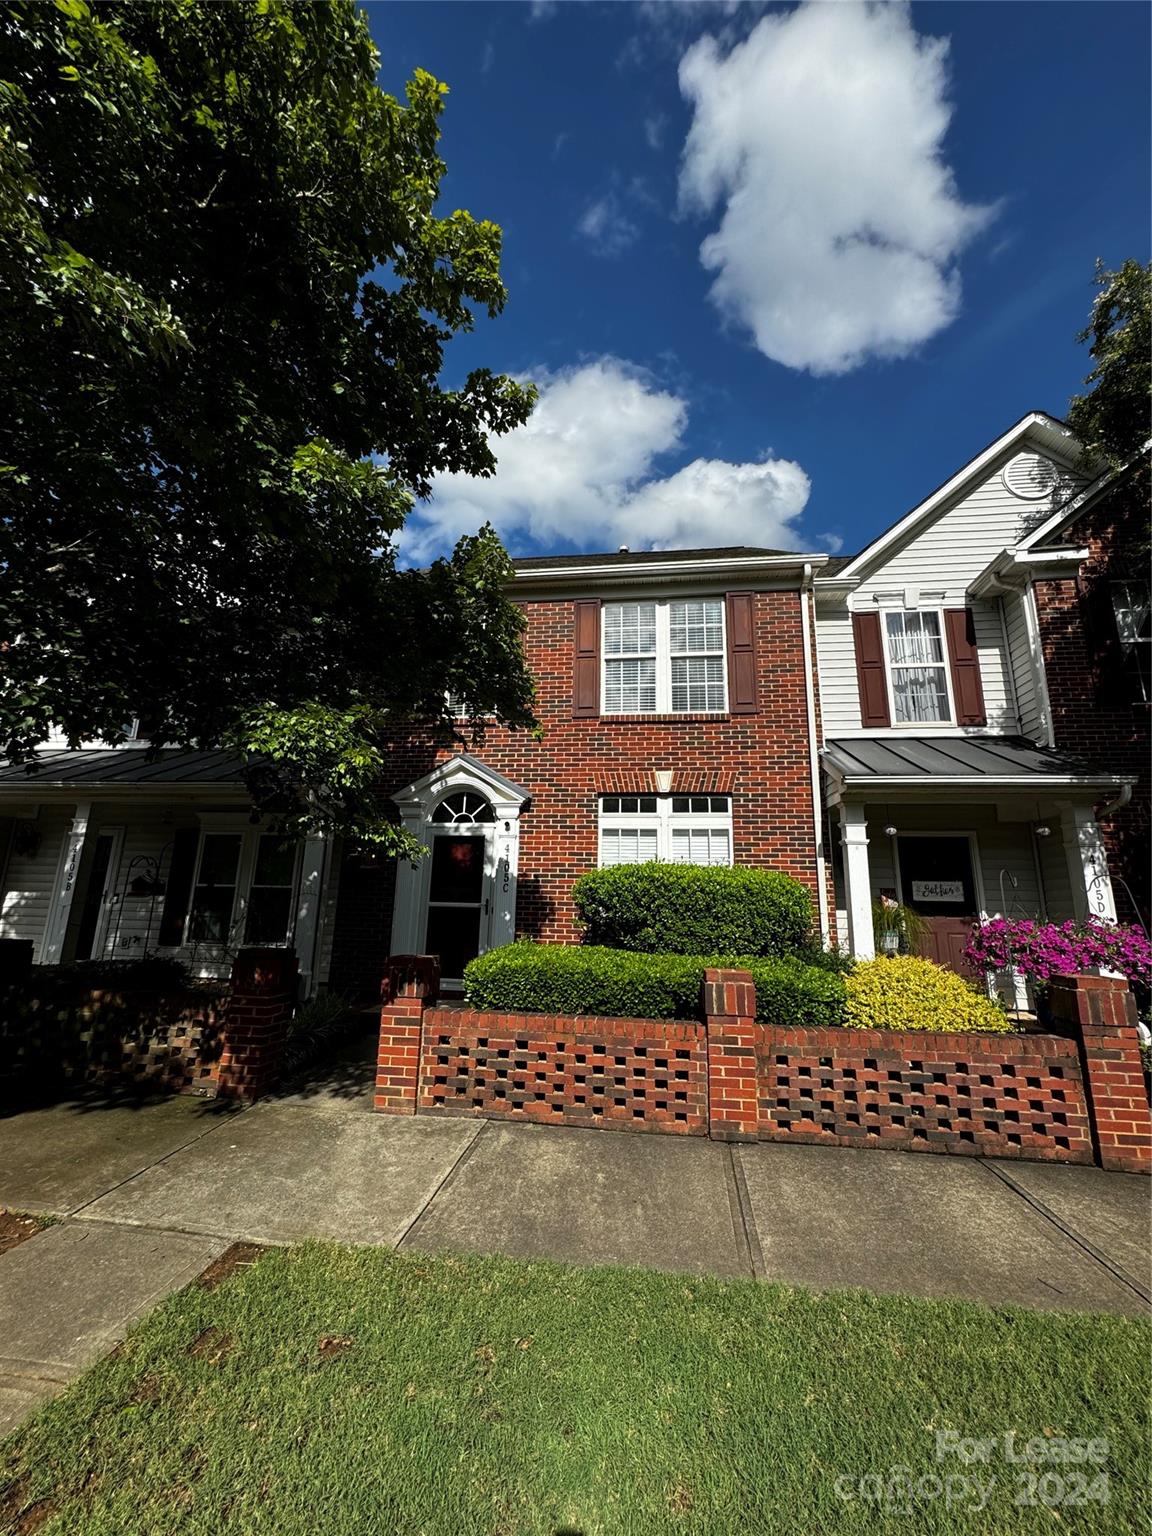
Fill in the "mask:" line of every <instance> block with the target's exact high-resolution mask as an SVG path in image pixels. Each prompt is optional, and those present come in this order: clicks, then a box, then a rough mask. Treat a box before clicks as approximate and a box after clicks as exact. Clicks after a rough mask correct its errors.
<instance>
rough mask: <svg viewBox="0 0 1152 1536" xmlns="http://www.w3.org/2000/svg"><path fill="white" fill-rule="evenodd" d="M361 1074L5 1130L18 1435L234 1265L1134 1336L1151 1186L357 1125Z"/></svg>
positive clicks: (411, 1123) (875, 1155)
mask: <svg viewBox="0 0 1152 1536" xmlns="http://www.w3.org/2000/svg"><path fill="white" fill-rule="evenodd" d="M369 1104H370V1094H369V1093H368V1092H367V1091H366V1090H365V1086H364V1083H363V1081H362V1080H359V1079H357V1078H356V1074H355V1073H354V1072H352V1073H351V1074H346V1073H344V1072H343V1071H342V1072H340V1073H338V1074H336V1075H335V1077H334V1078H333V1079H332V1080H331V1081H329V1082H327V1083H325V1082H324V1081H322V1080H318V1081H316V1082H314V1083H312V1084H311V1085H305V1086H304V1087H303V1088H300V1089H296V1090H294V1091H291V1092H287V1093H285V1094H283V1095H281V1096H280V1097H279V1098H275V1099H269V1100H266V1101H264V1102H263V1103H261V1104H258V1105H256V1106H255V1107H254V1108H251V1109H247V1110H242V1111H241V1110H234V1109H227V1108H225V1107H223V1106H214V1105H211V1104H206V1103H204V1102H202V1101H197V1100H195V1099H168V1100H158V1101H153V1102H138V1101H124V1100H121V1101H116V1100H104V1101H100V1100H98V1099H92V1098H90V1099H86V1100H77V1101H75V1102H73V1103H71V1104H61V1105H56V1106H53V1107H50V1108H45V1109H39V1110H29V1111H26V1112H24V1113H22V1114H17V1115H13V1116H10V1117H8V1118H5V1119H2V1120H0V1206H7V1207H9V1208H11V1209H15V1210H33V1211H50V1212H52V1213H53V1214H55V1215H57V1216H58V1217H63V1218H64V1220H63V1221H62V1222H61V1223H60V1224H59V1225H57V1226H54V1227H50V1228H48V1229H47V1230H46V1231H44V1232H42V1233H40V1234H38V1235H37V1236H36V1237H33V1238H31V1239H30V1240H29V1241H27V1242H25V1243H23V1244H21V1245H20V1246H19V1247H17V1248H15V1249H13V1250H12V1251H11V1252H10V1253H8V1254H5V1255H2V1256H0V1339H3V1340H5V1342H4V1344H3V1345H0V1351H2V1353H3V1355H4V1356H5V1357H6V1359H5V1360H0V1384H3V1383H6V1388H7V1394H8V1405H9V1411H10V1413H12V1414H15V1415H16V1416H17V1417H18V1416H19V1415H20V1414H22V1413H23V1412H24V1411H27V1409H28V1408H29V1407H30V1406H32V1405H33V1404H34V1403H35V1402H36V1401H38V1400H39V1399H40V1398H42V1397H43V1396H45V1395H47V1394H49V1393H50V1392H51V1391H53V1390H56V1389H57V1388H58V1386H59V1384H60V1383H61V1382H63V1381H64V1380H66V1379H68V1378H69V1377H70V1375H71V1374H73V1373H74V1371H75V1370H77V1369H79V1368H81V1367H82V1366H83V1365H84V1364H86V1363H88V1361H89V1360H90V1359H92V1358H94V1357H95V1355H97V1354H99V1353H100V1352H101V1351H102V1350H103V1349H105V1348H107V1347H108V1346H109V1344H110V1343H111V1341H112V1340H114V1339H115V1338H118V1337H120V1336H121V1334H122V1333H123V1331H124V1330H125V1329H126V1328H127V1326H128V1325H129V1323H130V1322H131V1320H132V1319H133V1318H134V1317H135V1316H137V1315H139V1313H140V1312H141V1311H142V1310H146V1309H147V1307H148V1306H150V1305H151V1304H152V1303H153V1302H154V1301H155V1300H157V1299H158V1298H159V1297H160V1296H161V1295H163V1294H164V1293H165V1292H166V1291H167V1290H169V1289H171V1288H173V1287H175V1286H178V1285H181V1284H184V1283H186V1281H187V1280H188V1279H190V1278H191V1277H192V1276H193V1275H194V1274H196V1273H197V1272H198V1271H199V1270H200V1269H201V1268H203V1266H204V1265H205V1264H207V1263H208V1262H209V1261H210V1260H211V1259H212V1258H213V1257H215V1255H216V1254H217V1253H218V1252H219V1251H220V1250H221V1249H222V1248H224V1247H225V1246H226V1245H227V1244H229V1243H231V1242H233V1241H237V1240H249V1241H255V1242H265V1243H267V1242H272V1243H283V1242H294V1241H297V1240H300V1239H302V1238H306V1237H323V1238H335V1239H338V1240H341V1241H345V1242H353V1243H370V1244H382V1245H386V1246H389V1247H396V1248H399V1249H401V1250H420V1251H426V1252H432V1251H467V1252H473V1253H480V1252H483V1253H506V1254H510V1255H513V1256H516V1257H522V1258H555V1259H562V1260H567V1261H570V1262H573V1263H582V1264H635V1265H651V1266H654V1267H657V1268H662V1269H671V1270H683V1271H686V1272H689V1273H694V1274H718V1275H745V1276H755V1277H758V1278H761V1279H765V1280H775V1281H782V1282H786V1283H789V1284H797V1285H806V1286H812V1287H817V1288H819V1287H829V1286H853V1285H859V1286H866V1287H869V1288H871V1289H873V1290H877V1291H901V1292H907V1293H910V1294H913V1295H920V1296H939V1297H944V1296H955V1297H963V1298H967V1299H969V1300H973V1301H980V1302H985V1303H987V1304H989V1305H993V1306H1000V1305H1005V1304H1013V1303H1022V1304H1025V1305H1029V1306H1037V1307H1052V1308H1093V1309H1100V1310H1104V1311H1110V1312H1117V1313H1127V1314H1131V1315H1142V1314H1143V1315H1146V1314H1147V1312H1148V1309H1149V1268H1150V1246H1152V1244H1150V1211H1152V1207H1150V1194H1152V1191H1150V1188H1149V1181H1148V1180H1146V1179H1140V1178H1137V1177H1134V1176H1130V1175H1126V1174H1109V1173H1103V1172H1102V1171H1101V1170H1099V1169H1096V1168H1082V1167H1060V1166H1057V1165H1054V1164H1039V1163H1024V1162H1011V1163H1008V1162H991V1161H987V1160H985V1159H976V1158H959V1157H957V1158H951V1157H937V1156H928V1155H911V1154H908V1153H899V1152H879V1151H853V1150H847V1149H841V1148H834V1147H793V1146H782V1145H776V1144H762V1145H755V1146H740V1147H730V1146H726V1145H722V1144H720V1143H717V1142H711V1141H707V1140H705V1139H703V1138H696V1137H692V1138H688V1137H683V1138H681V1137H674V1136H654V1135H639V1134H630V1133H628V1132H616V1131H584V1130H571V1129H566V1128H561V1127H551V1126H532V1125H516V1126H511V1125H507V1124H502V1123H499V1122H496V1121H478V1120H463V1119H449V1118H437V1117H432V1116H428V1117H425V1116H421V1117H418V1118H415V1119H403V1118H392V1117H385V1116H380V1115H374V1114H372V1113H370V1112H369V1107H368V1106H369ZM5 1372H7V1376H6V1377H5V1375H4V1373H5Z"/></svg>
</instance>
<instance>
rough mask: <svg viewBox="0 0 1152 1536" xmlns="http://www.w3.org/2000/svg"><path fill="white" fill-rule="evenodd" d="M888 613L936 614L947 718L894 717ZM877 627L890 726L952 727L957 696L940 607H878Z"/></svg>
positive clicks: (907, 728) (904, 728)
mask: <svg viewBox="0 0 1152 1536" xmlns="http://www.w3.org/2000/svg"><path fill="white" fill-rule="evenodd" d="M889 613H902V614H903V615H904V617H905V618H907V617H908V615H909V614H913V613H916V614H920V613H934V614H935V615H936V622H937V624H939V626H940V649H941V651H942V652H943V653H944V654H943V660H942V662H941V663H940V665H942V666H943V668H944V687H945V689H946V690H947V698H948V718H947V719H946V720H897V718H896V688H895V686H894V678H893V673H894V671H895V669H896V663H894V662H893V660H892V650H891V647H890V645H889V640H890V636H889V634H888V614H889ZM880 627H881V633H882V638H883V641H884V685H885V687H886V688H887V690H888V718H889V720H890V721H891V722H892V725H891V729H892V730H894V731H923V730H926V729H927V730H939V729H940V728H941V727H942V726H955V724H956V699H955V696H954V694H953V692H952V662H951V659H950V657H949V655H948V631H947V629H946V628H945V626H944V610H943V608H935V607H927V606H926V607H922V608H894V607H890V608H886V609H885V608H882V609H881V610H880ZM930 665H932V666H935V665H936V663H935V662H932V663H930Z"/></svg>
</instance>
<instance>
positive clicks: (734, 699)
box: [725, 592, 756, 715]
mask: <svg viewBox="0 0 1152 1536" xmlns="http://www.w3.org/2000/svg"><path fill="white" fill-rule="evenodd" d="M725 602H726V604H727V607H728V713H729V714H730V715H754V714H755V713H756V595H755V593H753V592H729V593H728V595H727V597H726V598H725Z"/></svg>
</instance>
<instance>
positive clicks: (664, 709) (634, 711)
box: [603, 597, 728, 798]
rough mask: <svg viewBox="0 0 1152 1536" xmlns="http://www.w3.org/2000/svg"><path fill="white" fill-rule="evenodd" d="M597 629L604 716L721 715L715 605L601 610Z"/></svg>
mask: <svg viewBox="0 0 1152 1536" xmlns="http://www.w3.org/2000/svg"><path fill="white" fill-rule="evenodd" d="M603 624H604V646H603V654H604V696H603V713H604V714H606V715H653V714H661V715H665V714H705V713H723V711H724V710H725V709H727V707H728V696H727V679H726V675H725V672H726V668H725V649H724V601H723V599H722V598H719V597H715V598H713V597H708V598H692V599H688V600H683V599H676V600H668V601H660V602H656V601H653V602H650V603H605V604H604V608H603ZM646 798H650V797H646Z"/></svg>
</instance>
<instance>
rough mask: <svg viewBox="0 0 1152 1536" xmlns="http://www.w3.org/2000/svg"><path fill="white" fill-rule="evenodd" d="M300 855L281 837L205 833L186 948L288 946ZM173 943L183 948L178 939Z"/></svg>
mask: <svg viewBox="0 0 1152 1536" xmlns="http://www.w3.org/2000/svg"><path fill="white" fill-rule="evenodd" d="M299 853H300V845H299V844H298V843H295V842H292V841H287V840H285V839H284V838H282V837H281V836H279V834H277V833H270V832H264V833H259V834H253V833H252V832H215V831H205V832H203V833H202V834H201V837H200V848H199V853H198V857H197V860H196V876H195V880H194V881H193V884H192V892H191V900H190V902H189V905H188V917H187V925H186V930H185V934H184V942H185V943H187V944H211V945H216V944H221V945H233V944H237V943H240V942H241V941H243V942H244V943H246V944H268V945H280V944H286V943H287V942H288V939H289V937H290V935H291V931H292V923H293V914H294V910H295V905H296V881H297V870H298V865H299ZM169 942H172V943H176V942H179V936H178V934H177V935H173V937H172V939H171V940H170V941H169Z"/></svg>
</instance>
